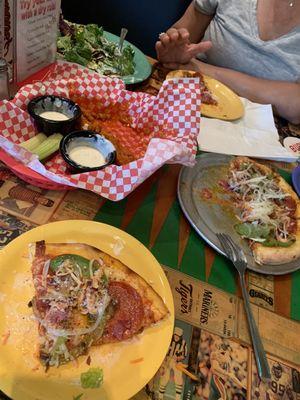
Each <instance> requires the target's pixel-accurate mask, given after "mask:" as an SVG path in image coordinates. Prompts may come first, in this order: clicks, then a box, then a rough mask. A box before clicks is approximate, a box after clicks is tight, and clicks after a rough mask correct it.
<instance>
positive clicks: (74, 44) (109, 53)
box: [57, 18, 135, 76]
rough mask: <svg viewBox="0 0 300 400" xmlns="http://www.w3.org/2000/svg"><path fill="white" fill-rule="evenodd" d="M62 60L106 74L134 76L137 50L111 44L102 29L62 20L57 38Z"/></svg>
mask: <svg viewBox="0 0 300 400" xmlns="http://www.w3.org/2000/svg"><path fill="white" fill-rule="evenodd" d="M57 52H58V58H61V59H64V60H66V61H70V62H74V63H77V64H80V65H83V66H85V67H88V68H90V69H92V70H94V71H97V72H99V73H100V74H102V75H114V76H126V75H131V74H133V73H134V69H135V63H134V50H133V48H132V46H130V45H127V46H124V47H123V49H122V51H120V50H119V47H118V44H117V43H113V42H110V41H109V40H107V39H106V38H105V36H104V31H103V28H102V27H99V26H98V25H96V24H88V25H80V24H75V23H71V22H68V21H66V20H64V19H62V18H61V20H60V25H59V36H58V38H57Z"/></svg>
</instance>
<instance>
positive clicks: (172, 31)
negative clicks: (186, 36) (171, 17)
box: [166, 28, 178, 36]
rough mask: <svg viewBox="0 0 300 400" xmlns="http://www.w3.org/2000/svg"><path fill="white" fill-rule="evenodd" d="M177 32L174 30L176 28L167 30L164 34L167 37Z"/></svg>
mask: <svg viewBox="0 0 300 400" xmlns="http://www.w3.org/2000/svg"><path fill="white" fill-rule="evenodd" d="M177 31H178V30H177V29H176V28H169V29H168V30H167V32H166V34H167V35H169V36H170V35H172V33H175V32H177Z"/></svg>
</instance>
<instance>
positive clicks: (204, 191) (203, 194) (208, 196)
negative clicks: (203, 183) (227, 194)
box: [200, 188, 213, 200]
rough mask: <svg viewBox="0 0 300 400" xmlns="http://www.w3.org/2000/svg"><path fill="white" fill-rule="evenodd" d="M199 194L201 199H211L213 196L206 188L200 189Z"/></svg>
mask: <svg viewBox="0 0 300 400" xmlns="http://www.w3.org/2000/svg"><path fill="white" fill-rule="evenodd" d="M200 195H201V197H202V198H203V199H207V200H208V199H211V198H212V197H213V194H212V191H211V190H209V189H207V188H204V189H202V190H201V194H200Z"/></svg>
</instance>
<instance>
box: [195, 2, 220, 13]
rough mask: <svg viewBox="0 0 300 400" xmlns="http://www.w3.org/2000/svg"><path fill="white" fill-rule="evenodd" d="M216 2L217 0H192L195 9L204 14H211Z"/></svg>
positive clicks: (213, 11)
mask: <svg viewBox="0 0 300 400" xmlns="http://www.w3.org/2000/svg"><path fill="white" fill-rule="evenodd" d="M218 3H219V0H194V6H195V8H196V10H197V11H199V12H201V13H203V14H206V15H213V14H214V13H215V11H216V9H217V7H218Z"/></svg>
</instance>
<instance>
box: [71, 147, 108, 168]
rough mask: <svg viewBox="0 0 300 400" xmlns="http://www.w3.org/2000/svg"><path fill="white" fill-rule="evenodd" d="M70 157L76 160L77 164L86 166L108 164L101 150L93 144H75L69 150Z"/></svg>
mask: <svg viewBox="0 0 300 400" xmlns="http://www.w3.org/2000/svg"><path fill="white" fill-rule="evenodd" d="M68 153H69V157H70V158H71V159H72V160H73V161H75V162H76V164H79V165H82V166H84V167H89V168H96V167H101V165H104V164H106V160H105V158H104V157H103V155H102V154H101V152H100V151H99V150H98V149H96V148H95V147H92V146H86V145H79V146H76V147H75V146H74V147H73V148H71V149H70V150H69V151H68Z"/></svg>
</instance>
